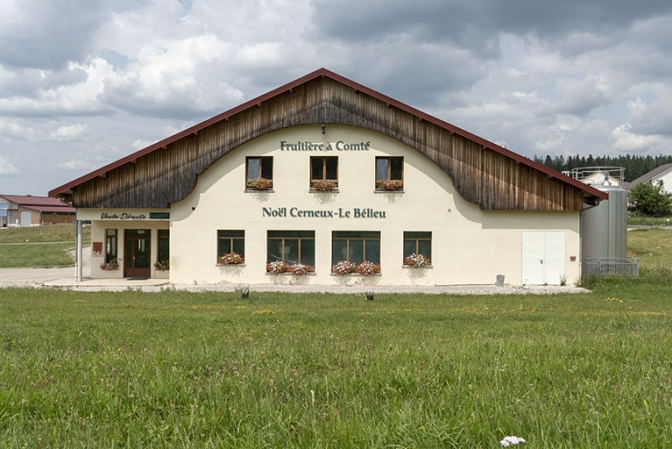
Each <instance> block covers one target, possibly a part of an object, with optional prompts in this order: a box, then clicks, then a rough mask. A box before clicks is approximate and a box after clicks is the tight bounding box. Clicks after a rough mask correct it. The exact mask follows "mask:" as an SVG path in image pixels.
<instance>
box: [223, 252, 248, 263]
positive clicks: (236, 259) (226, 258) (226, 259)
mask: <svg viewBox="0 0 672 449" xmlns="http://www.w3.org/2000/svg"><path fill="white" fill-rule="evenodd" d="M244 262H245V259H243V258H242V257H241V255H240V254H238V253H229V254H224V255H223V256H220V257H218V258H217V265H239V264H241V263H244Z"/></svg>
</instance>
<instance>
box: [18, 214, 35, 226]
mask: <svg viewBox="0 0 672 449" xmlns="http://www.w3.org/2000/svg"><path fill="white" fill-rule="evenodd" d="M32 216H33V213H32V212H31V211H29V210H22V211H21V227H22V228H23V227H26V226H32V223H31V221H32Z"/></svg>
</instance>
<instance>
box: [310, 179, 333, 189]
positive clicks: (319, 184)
mask: <svg viewBox="0 0 672 449" xmlns="http://www.w3.org/2000/svg"><path fill="white" fill-rule="evenodd" d="M310 188H311V189H313V190H317V191H318V192H331V191H333V190H336V189H337V188H338V181H332V180H326V181H311V182H310Z"/></svg>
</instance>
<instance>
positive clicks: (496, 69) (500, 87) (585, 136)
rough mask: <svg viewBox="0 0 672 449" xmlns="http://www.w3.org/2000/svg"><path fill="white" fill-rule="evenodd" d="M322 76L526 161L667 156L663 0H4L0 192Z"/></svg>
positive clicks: (0, 4) (40, 184) (102, 160)
mask: <svg viewBox="0 0 672 449" xmlns="http://www.w3.org/2000/svg"><path fill="white" fill-rule="evenodd" d="M320 67H325V68H327V69H330V70H332V71H334V72H337V73H339V74H341V75H343V76H345V77H348V78H350V79H352V80H354V81H356V82H359V83H361V84H364V85H366V86H368V87H370V88H372V89H375V90H378V91H379V92H382V93H384V94H386V95H389V96H391V97H393V98H396V99H397V100H400V101H402V102H404V103H407V104H409V105H411V106H413V107H416V108H418V109H421V110H423V111H425V112H427V113H430V114H432V115H435V116H437V117H439V118H441V119H443V120H446V121H448V122H450V123H453V124H454V125H457V126H459V127H462V128H464V129H466V130H468V131H471V132H473V133H475V134H478V135H480V136H482V137H484V138H486V139H489V140H491V141H494V142H496V143H499V144H502V145H505V146H506V147H508V148H509V149H511V150H513V151H516V152H518V153H520V154H523V155H525V156H528V157H531V156H533V155H535V154H536V155H546V154H551V155H564V156H568V155H574V154H585V155H587V154H589V153H592V154H593V155H598V154H613V155H618V154H623V153H631V154H652V155H657V154H672V1H670V0H639V1H631V0H628V1H625V0H600V1H591V0H564V1H557V0H552V1H547V0H507V1H502V0H428V1H423V0H417V1H415V2H411V1H408V0H370V1H362V0H357V1H355V0H340V1H333V0H247V1H245V2H231V1H227V0H154V1H151V0H150V1H145V0H115V1H113V2H112V1H106V0H87V1H83V0H80V1H75V0H63V1H44V0H0V193H11V194H32V195H46V193H47V191H48V190H51V189H53V188H55V187H58V186H60V185H61V184H64V183H66V182H68V181H71V180H73V179H75V178H77V177H79V176H81V175H83V174H85V173H88V172H90V171H92V170H94V169H96V168H98V167H100V166H102V165H105V164H107V163H109V162H112V161H114V160H116V159H119V158H121V157H123V156H125V155H127V154H130V153H132V152H134V151H137V150H138V149H141V148H144V147H145V146H147V145H149V144H151V143H153V142H155V141H158V140H161V139H163V138H165V137H168V136H170V135H172V134H174V133H176V132H178V131H180V130H182V129H184V128H186V127H188V126H190V125H193V124H195V123H198V122H200V121H202V120H204V119H206V118H209V117H211V116H213V115H216V114H218V113H220V112H223V111H226V110H228V109H230V108H232V107H234V106H236V105H238V104H240V103H241V102H244V101H246V100H248V99H251V98H253V97H256V96H258V95H261V94H263V93H265V92H267V91H269V90H271V89H273V88H275V87H278V86H280V85H282V84H285V83H287V82H289V81H292V80H294V79H296V78H299V77H300V76H302V75H305V74H307V73H309V72H311V71H313V70H315V69H317V68H320Z"/></svg>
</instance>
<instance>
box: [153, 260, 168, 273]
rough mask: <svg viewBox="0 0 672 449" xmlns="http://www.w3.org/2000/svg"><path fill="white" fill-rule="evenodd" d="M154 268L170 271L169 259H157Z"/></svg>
mask: <svg viewBox="0 0 672 449" xmlns="http://www.w3.org/2000/svg"><path fill="white" fill-rule="evenodd" d="M154 269H155V270H156V271H170V261H168V260H159V261H158V262H156V263H155V264H154Z"/></svg>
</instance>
